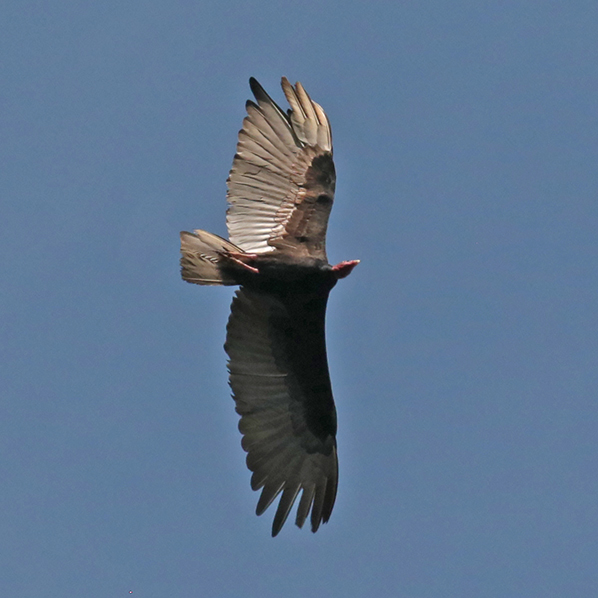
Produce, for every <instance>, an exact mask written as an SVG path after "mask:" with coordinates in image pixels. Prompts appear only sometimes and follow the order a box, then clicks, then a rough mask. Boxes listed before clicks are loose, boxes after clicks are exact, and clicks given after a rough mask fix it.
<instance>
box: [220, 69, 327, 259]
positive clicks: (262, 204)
mask: <svg viewBox="0 0 598 598" xmlns="http://www.w3.org/2000/svg"><path fill="white" fill-rule="evenodd" d="M249 83H250V85H251V90H252V91H253V94H254V96H255V99H256V101H257V104H256V103H254V102H252V101H248V102H247V106H246V107H247V116H246V117H245V119H244V121H243V128H242V129H241V131H239V141H238V144H237V153H236V155H235V159H234V160H233V166H232V169H231V171H230V175H229V177H228V196H227V197H228V203H229V208H228V212H227V217H226V224H227V227H228V232H229V236H230V240H231V242H232V243H234V244H235V245H238V246H239V247H241V248H242V249H244V250H245V251H247V252H250V253H267V252H271V251H278V252H282V253H287V254H292V255H294V256H295V257H297V258H301V257H314V258H318V259H322V260H325V261H327V260H326V228H327V226H328V217H329V215H330V210H331V209H332V202H333V200H334V187H335V181H336V175H335V171H334V162H333V160H332V132H331V130H330V123H329V122H328V118H327V116H326V114H325V113H324V110H322V108H321V107H320V106H319V105H318V104H316V103H315V102H313V101H312V100H311V98H310V97H309V96H308V95H307V93H306V91H305V90H304V89H303V86H302V85H301V83H297V84H296V85H295V87H293V86H292V85H291V84H290V83H289V82H288V81H287V79H286V78H284V77H283V79H282V89H283V91H284V93H285V96H286V98H287V100H288V102H289V104H290V106H291V110H289V113H288V115H287V114H285V113H284V112H283V111H282V110H281V109H280V108H279V107H278V106H277V105H276V103H275V102H274V101H273V100H272V98H270V96H269V95H268V94H267V93H266V92H265V91H264V89H263V88H262V86H261V85H260V84H259V83H258V82H257V81H256V80H255V79H253V78H251V79H250V81H249Z"/></svg>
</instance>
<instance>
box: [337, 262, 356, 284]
mask: <svg viewBox="0 0 598 598" xmlns="http://www.w3.org/2000/svg"><path fill="white" fill-rule="evenodd" d="M357 264H359V260H349V261H347V262H340V263H339V264H336V266H332V271H333V272H334V274H335V276H336V279H337V280H338V279H339V278H346V277H347V276H349V274H351V272H352V271H353V268H355V266H357Z"/></svg>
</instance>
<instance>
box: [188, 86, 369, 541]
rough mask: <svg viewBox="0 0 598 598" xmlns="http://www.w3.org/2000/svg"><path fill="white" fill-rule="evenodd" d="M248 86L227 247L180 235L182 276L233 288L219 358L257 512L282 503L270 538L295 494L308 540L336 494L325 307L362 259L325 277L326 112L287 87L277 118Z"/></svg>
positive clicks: (329, 174)
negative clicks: (224, 358) (223, 360)
mask: <svg viewBox="0 0 598 598" xmlns="http://www.w3.org/2000/svg"><path fill="white" fill-rule="evenodd" d="M249 84H250V86H251V91H252V92H253V95H254V96H255V100H256V101H255V102H253V101H251V100H249V101H248V102H247V104H246V108H247V116H246V117H245V119H244V121H243V128H242V129H241V131H240V132H239V139H238V143H237V153H236V155H235V158H234V160H233V165H232V169H231V171H230V175H229V177H228V181H227V184H228V193H227V200H228V210H227V215H226V224H227V228H228V233H229V237H230V240H229V241H227V240H225V239H223V238H222V237H219V236H217V235H214V234H212V233H208V232H206V231H203V230H195V231H193V232H192V233H190V232H182V233H181V253H182V257H181V273H182V277H183V279H184V280H186V281H187V282H191V283H195V284H200V285H240V289H239V290H237V291H236V293H235V296H234V298H233V302H232V305H231V314H230V318H229V321H228V326H227V336H226V344H225V346H224V348H225V350H226V352H227V354H228V357H229V361H228V370H229V382H230V386H231V389H232V393H233V397H234V400H235V403H236V410H237V412H238V414H239V415H240V416H241V418H240V421H239V430H240V432H241V434H242V435H243V439H242V443H241V444H242V446H243V449H244V450H245V451H246V452H247V467H248V468H249V469H250V471H252V472H253V474H252V477H251V487H252V489H253V490H259V489H261V491H262V492H261V495H260V498H259V500H258V503H257V509H256V512H257V514H258V515H261V514H262V513H263V512H264V511H265V510H266V509H267V508H268V507H269V506H270V505H271V504H272V502H273V501H274V500H275V499H276V497H277V496H278V495H280V494H281V498H280V501H279V503H278V508H277V510H276V514H275V516H274V522H273V525H272V535H273V536H276V535H277V534H278V532H279V531H280V529H281V528H282V526H283V525H284V523H285V521H286V519H287V517H288V515H289V512H290V511H291V508H292V507H293V504H294V503H295V499H296V498H297V496H298V495H299V493H300V492H301V498H300V500H299V506H298V508H297V515H296V519H295V523H296V524H297V525H298V526H299V527H302V526H303V524H304V523H305V520H306V519H307V517H308V516H310V512H311V529H312V531H313V532H315V531H317V529H318V528H319V526H320V524H321V523H326V522H327V521H328V519H329V518H330V514H331V513H332V508H333V507H334V501H335V499H336V491H337V485H338V460H337V447H336V409H335V406H334V401H333V398H332V387H331V384H330V376H329V373H328V361H327V357H326V341H325V336H324V320H325V315H326V303H327V301H328V295H329V293H330V290H331V289H332V288H333V287H334V285H335V284H336V282H337V280H339V279H340V278H344V277H346V276H348V275H349V274H350V272H351V271H352V270H353V268H354V267H355V266H356V265H357V264H358V263H359V260H351V261H344V262H341V263H339V264H337V265H335V266H331V265H330V264H329V263H328V259H327V257H326V228H327V225H328V217H329V215H330V210H331V209H332V202H333V199H334V188H335V181H336V175H335V170H334V162H333V160H332V134H331V130H330V123H329V122H328V117H327V116H326V114H325V113H324V110H322V108H321V107H320V106H319V105H318V104H316V103H315V102H314V101H312V100H311V98H310V97H309V95H308V94H307V92H306V91H305V89H304V88H303V86H302V85H301V83H297V84H296V85H295V86H293V85H291V84H290V83H289V82H288V80H287V79H286V78H284V77H283V79H282V89H283V91H284V94H285V96H286V99H287V101H288V102H289V104H290V109H289V110H288V111H287V112H286V113H285V112H284V111H283V110H282V109H281V108H280V107H279V106H278V105H277V104H276V103H275V102H274V101H273V100H272V98H270V96H269V95H268V94H267V93H266V92H265V91H264V89H263V88H262V86H261V85H260V84H259V83H258V82H257V81H256V80H255V79H254V78H251V79H250V80H249Z"/></svg>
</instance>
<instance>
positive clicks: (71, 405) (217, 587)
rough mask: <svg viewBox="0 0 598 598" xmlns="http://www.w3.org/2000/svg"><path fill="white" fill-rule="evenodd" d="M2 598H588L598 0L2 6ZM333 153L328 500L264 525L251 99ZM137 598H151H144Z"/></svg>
mask: <svg viewBox="0 0 598 598" xmlns="http://www.w3.org/2000/svg"><path fill="white" fill-rule="evenodd" d="M0 23H2V25H0V28H1V29H2V31H1V32H0V53H1V55H2V60H1V61H0V73H1V80H2V85H1V86H0V106H1V108H0V131H1V136H2V142H1V144H0V152H1V156H0V194H1V202H0V251H1V254H2V255H3V256H4V259H3V260H1V262H0V281H1V282H0V288H1V290H2V292H1V293H0V327H1V338H2V343H1V346H0V358H1V362H0V363H1V365H0V377H1V381H2V382H1V384H2V399H1V400H0V410H1V417H0V479H1V480H2V484H1V486H2V491H1V492H0V569H1V570H2V574H1V575H0V593H1V594H2V595H3V596H11V597H13V598H25V597H27V598H28V597H31V598H46V597H60V598H63V597H64V596H73V595H77V596H84V597H85V598H96V597H97V598H106V597H107V596H110V597H111V598H117V597H120V596H122V597H125V596H131V595H132V596H133V597H134V598H162V597H164V596H169V597H170V596H173V597H177V596H210V597H216V598H219V597H231V598H233V597H238V596H260V598H269V597H275V596H276V597H279V596H281V595H284V596H286V597H288V598H295V597H297V598H299V597H304V596H307V595H315V596H327V597H328V596H330V597H336V596H343V597H344V598H346V597H361V596H397V597H400V598H437V597H438V598H446V597H452V596H455V597H459V598H463V597H472V598H480V597H481V598H486V597H488V598H491V597H492V598H494V597H496V598H504V597H505V596H509V597H510V596H526V597H538V598H540V597H541V598H548V597H553V596H554V597H562V596H591V595H594V593H595V592H596V587H597V586H598V567H597V566H596V564H597V562H598V481H597V480H598V478H597V476H596V464H597V462H598V442H597V429H598V401H597V400H596V392H597V391H596V389H597V386H598V340H597V330H598V316H597V307H596V306H597V297H598V243H597V239H596V237H597V230H598V201H597V199H598V169H597V168H596V164H597V158H598V133H597V131H598V126H597V125H598V116H597V115H598V102H597V97H598V37H597V36H596V30H597V28H598V6H597V5H596V3H595V2H589V1H588V2H584V1H577V0H573V1H571V2H567V3H565V2H533V1H532V2H517V1H512V2H485V3H482V2H465V1H456V2H450V3H448V2H439V1H432V0H431V1H423V2H418V3H415V2H378V3H374V4H369V3H352V4H351V3H346V2H310V1H308V2H303V3H298V2H294V3H290V2H276V3H275V2H253V3H250V2H215V1H206V0H202V1H201V2H197V1H194V2H190V1H189V2H187V1H176V0H175V1H171V2H164V1H147V2H128V1H125V2H114V1H111V0H109V1H106V2H101V3H97V2H96V3H90V2H80V1H79V2H75V1H68V0H66V1H62V2H60V3H53V5H52V4H50V3H46V2H41V1H38V2H32V1H29V0H23V1H20V2H16V1H14V0H8V1H6V2H4V3H3V5H2V8H0ZM282 75H285V76H287V77H289V79H291V80H292V81H296V80H299V81H301V82H302V83H303V84H304V85H305V87H306V89H307V90H308V92H309V93H310V94H311V96H312V97H313V98H314V100H316V101H317V102H319V103H320V104H322V106H323V107H324V108H325V110H326V111H327V113H328V115H329V117H330V120H331V122H332V127H333V134H334V140H335V158H336V164H337V174H338V184H337V198H336V203H335V206H334V210H333V212H332V217H331V221H330V227H329V234H328V253H329V257H330V260H331V261H333V262H338V261H341V260H343V259H360V260H361V264H360V266H359V267H358V268H357V269H356V270H355V271H354V272H353V274H352V275H351V276H350V277H349V278H348V279H346V280H343V281H341V282H340V283H339V285H338V286H337V287H336V288H335V290H334V291H333V293H332V296H331V301H330V305H329V314H328V326H327V330H328V351H329V359H330V367H331V373H332V378H333V387H334V392H335V397H336V402H337V408H338V416H339V433H338V443H339V459H340V486H339V494H338V499H337V503H336V507H335V510H334V513H333V516H332V518H331V520H330V523H329V524H328V525H325V526H323V527H322V528H321V529H320V531H318V533H317V534H315V535H313V534H311V532H309V530H308V529H304V530H298V529H297V528H295V527H294V526H293V525H290V524H289V523H287V526H286V527H285V528H284V529H283V531H282V532H281V534H280V535H279V536H278V537H277V538H276V539H272V538H271V537H270V526H271V519H272V515H273V513H270V512H268V513H267V514H266V515H264V516H262V517H260V518H257V517H255V515H254V509H255V503H256V501H257V497H258V495H257V494H255V493H253V492H252V491H251V490H250V488H249V472H248V471H247V470H246V469H245V465H244V453H243V451H242V449H241V447H240V435H239V433H238V432H237V428H236V425H237V416H236V414H235V412H234V408H233V401H232V399H231V398H230V393H229V389H228V386H227V377H226V366H225V363H226V357H225V354H224V350H223V348H222V345H223V343H224V336H225V325H226V319H227V316H228V309H229V305H230V300H231V295H232V291H231V290H230V289H217V288H200V287H196V286H192V285H187V284H185V283H183V282H182V281H181V279H180V275H179V267H178V259H179V257H178V233H179V231H180V230H191V229H193V228H203V229H206V230H210V231H212V232H215V233H218V234H221V235H224V234H225V232H226V229H225V208H226V203H225V190H226V189H225V181H226V177H227V174H228V170H229V168H230V165H231V162H232V157H233V154H234V149H235V143H236V135H237V131H238V129H239V128H240V126H241V120H242V118H243V116H244V102H245V100H246V99H247V98H248V97H249V95H250V92H249V86H248V83H247V80H248V78H249V77H250V76H255V77H256V78H257V79H258V80H259V81H260V82H261V83H262V84H263V85H264V87H265V88H266V89H267V90H268V91H269V92H270V93H271V95H272V96H273V97H274V98H275V99H276V100H278V101H279V102H280V103H281V104H282V103H283V96H282V92H281V91H280V89H279V81H280V77H281V76H282ZM131 592H132V594H131Z"/></svg>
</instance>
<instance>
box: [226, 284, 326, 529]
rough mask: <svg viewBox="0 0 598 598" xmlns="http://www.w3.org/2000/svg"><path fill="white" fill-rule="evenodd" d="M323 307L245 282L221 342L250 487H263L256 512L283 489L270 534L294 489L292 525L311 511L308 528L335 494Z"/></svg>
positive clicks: (285, 513)
mask: <svg viewBox="0 0 598 598" xmlns="http://www.w3.org/2000/svg"><path fill="white" fill-rule="evenodd" d="M320 304H322V301H320ZM312 307H313V306H312ZM325 308H326V299H325V298H324V300H323V304H322V305H321V306H320V307H319V308H318V307H316V308H315V309H309V310H307V311H306V310H305V309H303V308H302V307H301V306H299V307H297V305H295V306H293V305H288V304H285V302H284V301H283V300H281V299H280V298H277V297H275V296H272V295H268V294H263V293H258V292H255V291H250V290H248V289H244V288H242V289H240V290H239V291H237V293H236V296H235V298H234V300H233V303H232V307H231V316H230V319H229V322H228V327H227V340H226V345H225V349H226V351H227V353H228V355H229V366H228V367H229V372H230V385H231V388H232V391H233V396H234V399H235V402H236V408H237V412H238V413H239V414H240V415H241V420H240V422H239V429H240V431H241V433H242V434H243V441H242V445H243V448H244V449H245V450H246V451H247V453H248V454H247V466H248V468H249V469H250V470H251V471H252V472H253V476H252V478H251V486H252V488H253V489H254V490H258V489H260V488H262V493H261V496H260V499H259V501H258V505H257V514H258V515H261V514H262V513H263V512H264V511H265V510H266V509H267V508H268V507H269V506H270V504H271V503H272V502H273V501H274V499H275V498H276V497H277V496H278V495H279V494H280V493H281V492H282V496H281V499H280V502H279V505H278V509H277V511H276V515H275V517H274V523H273V526H272V535H274V536H275V535H276V534H277V533H278V532H279V531H280V529H281V527H282V526H283V524H284V522H285V521H286V519H287V517H288V514H289V512H290V510H291V508H292V506H293V503H294V502H295V499H296V498H297V495H298V494H299V492H300V491H302V495H301V499H300V502H299V507H298V509H297V517H296V524H297V525H298V526H299V527H301V526H302V525H303V523H304V522H305V520H306V518H307V517H308V515H309V513H310V510H311V527H312V531H314V532H315V531H316V530H317V529H318V527H319V526H320V523H322V522H326V521H328V519H329V517H330V514H331V512H332V508H333V506H334V501H335V498H336V489H337V484H338V464H337V455H336V440H335V434H336V413H335V410H334V403H333V401H332V393H331V388H330V379H329V375H328V366H327V363H326V351H325V344H324V311H325ZM318 312H321V313H318Z"/></svg>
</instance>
